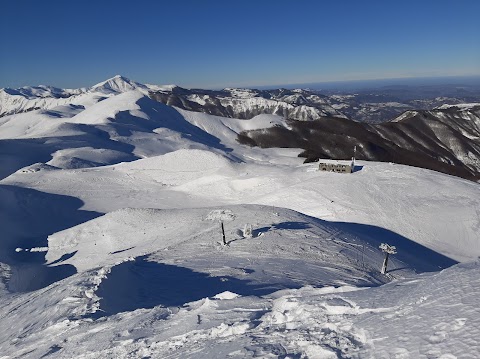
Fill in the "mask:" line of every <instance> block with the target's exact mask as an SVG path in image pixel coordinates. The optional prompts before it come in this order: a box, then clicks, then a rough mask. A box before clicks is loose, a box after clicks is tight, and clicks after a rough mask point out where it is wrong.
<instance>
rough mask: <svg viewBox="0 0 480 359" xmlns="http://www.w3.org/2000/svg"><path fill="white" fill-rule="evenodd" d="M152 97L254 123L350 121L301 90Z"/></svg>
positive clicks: (174, 91) (179, 91) (170, 92)
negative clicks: (268, 117) (274, 118)
mask: <svg viewBox="0 0 480 359" xmlns="http://www.w3.org/2000/svg"><path fill="white" fill-rule="evenodd" d="M150 95H151V97H152V98H154V99H156V100H157V101H160V102H162V103H165V104H167V105H170V106H176V107H179V108H182V109H185V110H189V111H199V112H205V113H208V114H211V115H217V116H223V117H233V118H241V119H250V118H252V117H254V116H257V115H260V114H274V115H278V116H281V117H285V118H291V119H295V120H299V121H312V120H318V119H320V118H322V117H340V118H346V116H345V115H344V114H342V113H341V112H340V111H338V110H336V109H335V108H334V107H332V106H331V104H330V101H329V99H328V97H326V96H322V95H319V94H317V93H314V92H311V91H308V90H301V89H297V90H287V89H277V90H263V91H261V90H249V89H235V88H226V89H224V90H221V91H211V90H200V89H190V90H189V89H184V88H181V87H173V88H171V89H166V90H157V91H152V93H151V94H150Z"/></svg>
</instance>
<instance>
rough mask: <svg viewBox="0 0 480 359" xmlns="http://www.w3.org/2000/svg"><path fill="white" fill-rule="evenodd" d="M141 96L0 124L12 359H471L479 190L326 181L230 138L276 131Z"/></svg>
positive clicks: (384, 180) (385, 176)
mask: <svg viewBox="0 0 480 359" xmlns="http://www.w3.org/2000/svg"><path fill="white" fill-rule="evenodd" d="M37 90H38V91H40V90H41V91H46V89H37ZM47 90H48V89H47ZM49 91H50V90H49ZM125 91H126V92H125ZM145 91H146V90H145V88H142V87H141V86H140V85H138V84H135V83H126V82H125V81H124V80H122V79H121V78H114V79H112V81H106V82H105V83H101V84H99V85H97V86H96V87H95V91H90V92H89V91H87V90H85V92H79V93H76V94H73V95H75V96H83V95H85V94H87V93H89V94H90V95H88V96H89V97H88V96H87V97H88V101H86V102H85V103H84V104H77V105H74V104H71V103H70V104H68V105H62V106H57V107H52V108H49V109H48V110H36V111H31V112H29V113H24V114H19V115H11V116H6V117H3V118H2V119H1V120H0V130H1V131H0V136H1V138H2V146H3V147H2V151H3V152H2V154H1V159H2V161H3V162H2V163H5V165H4V166H2V169H1V172H0V178H3V179H2V180H1V181H0V214H1V216H0V226H1V228H2V241H1V242H0V278H1V279H2V280H1V281H0V322H1V325H2V328H8V330H2V331H0V348H1V349H2V354H1V355H2V357H1V358H17V357H22V358H23V357H31V358H39V357H47V356H48V357H52V358H54V357H58V358H72V357H78V358H114V357H152V358H169V357H175V358H244V357H262V358H274V357H283V358H307V357H308V358H337V357H345V358H370V357H371V358H421V357H425V358H443V359H447V358H455V357H459V358H460V357H462V358H463V357H465V358H467V357H471V358H475V357H479V356H480V353H479V350H480V349H479V345H478V344H477V341H476V338H477V337H478V335H479V328H480V315H479V314H480V313H479V312H478V311H479V310H478V308H479V307H480V306H479V304H480V303H479V301H480V299H478V298H480V296H479V295H480V293H479V292H480V282H479V281H480V279H479V269H480V263H479V262H478V261H477V258H478V257H479V256H480V237H479V234H478V233H479V228H480V217H479V208H480V187H479V184H477V183H473V182H469V181H465V180H461V179H458V178H455V177H451V176H447V175H442V174H439V173H436V172H432V171H428V170H422V169H418V168H413V167H408V166H400V165H395V164H388V163H369V162H362V163H357V168H356V171H355V173H353V174H349V175H342V174H335V173H324V172H319V171H316V164H302V160H301V159H299V158H298V157H296V156H297V154H298V153H299V150H292V149H268V150H263V149H258V148H247V147H244V146H241V145H239V144H238V143H237V141H236V136H237V134H238V133H239V132H241V131H243V130H245V129H254V128H255V129H257V128H263V127H268V126H271V125H283V122H282V121H281V118H279V117H278V116H271V115H268V116H257V117H255V118H253V119H251V120H237V119H227V118H222V117H217V116H209V115H205V114H200V113H192V112H188V111H182V110H177V109H174V108H171V107H168V106H165V105H162V104H159V103H157V102H155V101H153V100H151V99H149V98H148V97H147V96H145ZM119 92H121V93H120V94H118V93H119ZM93 93H95V94H97V95H98V94H99V93H101V94H102V96H103V97H102V98H103V100H102V101H99V98H96V97H92V95H91V94H93ZM73 95H72V96H73ZM97 95H95V96H97ZM85 96H86V95H85ZM52 106H53V105H52ZM221 222H223V225H224V228H225V234H226V241H227V242H228V245H226V246H225V245H223V244H222V232H221V227H220V226H221V225H220V223H221ZM250 226H251V228H252V232H251V233H249V231H248V230H247V229H248V228H250ZM383 242H387V243H389V244H392V245H395V246H396V247H397V250H398V254H396V255H394V256H393V257H392V258H391V260H390V262H389V267H388V268H389V271H388V273H387V275H382V274H381V273H380V271H379V269H380V267H381V264H382V260H383V253H382V252H381V251H380V250H379V248H378V247H379V245H380V244H381V243H383ZM458 262H463V263H461V264H457V263H458ZM439 271H440V272H439Z"/></svg>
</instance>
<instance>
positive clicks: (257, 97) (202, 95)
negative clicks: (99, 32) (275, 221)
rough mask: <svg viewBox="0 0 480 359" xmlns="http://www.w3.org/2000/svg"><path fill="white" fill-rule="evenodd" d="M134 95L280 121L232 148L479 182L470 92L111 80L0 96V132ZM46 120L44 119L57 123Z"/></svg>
mask: <svg viewBox="0 0 480 359" xmlns="http://www.w3.org/2000/svg"><path fill="white" fill-rule="evenodd" d="M132 90H136V91H137V92H138V91H139V92H141V93H143V94H144V95H145V96H149V97H150V98H151V99H154V100H156V101H158V102H161V103H164V104H166V105H168V106H173V107H176V108H177V109H181V110H187V111H195V112H203V113H206V114H209V115H215V116H221V117H224V118H237V119H251V118H253V117H255V116H258V115H263V114H269V115H276V116H278V120H275V121H272V124H271V125H270V126H268V125H266V127H269V128H267V129H259V128H258V127H256V128H254V129H246V130H244V131H242V132H239V133H236V135H237V136H238V137H237V140H238V141H239V142H241V143H243V144H247V145H250V146H261V147H295V148H302V149H303V150H304V151H303V153H302V156H304V157H306V158H307V161H314V160H317V159H319V158H331V159H348V158H350V157H351V156H352V150H353V147H354V146H355V145H356V146H357V157H358V158H360V159H366V160H374V161H386V162H396V163H402V164H408V165H413V166H418V167H424V168H429V169H433V170H437V171H441V172H444V173H449V174H453V175H456V176H460V177H463V178H467V179H472V180H478V179H480V104H479V103H472V104H469V105H466V104H460V102H462V100H463V101H464V100H465V99H470V100H475V98H476V97H475V94H472V93H471V92H468V96H467V95H465V93H463V92H462V91H460V92H458V97H448V96H444V97H432V96H433V95H438V94H439V93H430V95H431V96H424V95H422V96H421V97H420V98H417V99H415V98H412V96H408V94H407V92H408V91H407V90H406V89H405V88H403V89H402V90H401V91H402V93H401V96H400V95H399V96H394V94H393V93H392V90H386V92H385V93H383V94H382V93H381V92H380V90H376V91H374V92H372V93H367V92H358V93H351V94H348V93H329V94H328V95H323V94H320V93H318V92H316V91H313V90H305V89H293V90H287V89H274V90H252V89H233V88H227V89H223V90H218V91H215V90H201V89H185V88H181V87H178V86H175V85H167V86H157V85H146V84H141V83H138V82H134V81H131V80H129V79H127V78H125V77H122V76H115V77H113V78H111V79H108V80H106V81H103V82H101V83H99V84H97V85H94V86H92V87H90V88H81V89H59V88H55V87H50V86H37V87H23V88H20V89H8V88H6V89H1V90H0V126H2V124H5V123H7V122H8V123H12V121H15V118H14V116H12V115H15V114H19V113H24V112H29V111H34V110H39V109H41V110H43V111H45V110H50V109H55V108H58V106H63V105H67V106H70V108H69V109H68V111H69V113H70V112H71V113H72V115H73V114H74V113H78V112H79V111H83V109H85V108H88V107H90V106H92V105H93V104H96V103H98V102H101V101H103V100H105V99H108V98H109V97H111V96H113V95H116V94H119V93H123V92H128V91H132ZM397 90H398V89H397ZM440 94H447V95H448V94H450V95H451V94H452V92H448V93H440ZM453 94H455V93H453ZM462 94H463V95H464V97H462V96H461V95H462ZM142 101H143V102H145V100H142ZM479 102H480V97H479ZM145 103H147V102H145ZM72 106H73V107H72ZM148 106H151V105H150V104H149V105H148ZM107 110H108V111H110V109H109V108H108V107H106V108H105V111H106V112H105V113H108V111H107ZM114 110H115V109H111V111H114ZM50 112H51V113H50ZM50 112H49V113H46V114H45V115H48V117H49V118H53V117H55V116H54V115H55V114H54V113H53V112H52V111H50ZM114 112H115V111H114ZM60 115H61V114H59V116H60ZM172 116H173V115H172ZM83 117H85V116H83ZM107 117H108V116H107ZM116 117H118V116H117V115H114V116H113V117H112V118H116ZM174 117H175V116H174ZM42 118H43V117H42ZM18 121H20V120H18ZM28 121H29V125H28V126H29V127H28V128H31V126H34V124H33V122H32V121H34V120H33V118H32V119H29V120H28ZM92 121H95V119H92ZM49 123H50V122H49ZM131 125H133V123H132V124H131ZM247 127H248V126H247ZM3 128H5V126H3ZM1 131H2V127H0V132H1ZM207 132H208V131H207ZM0 134H1V133H0ZM210 135H211V134H210ZM122 136H123V137H125V135H122ZM12 155H13V154H12ZM102 163H106V162H102Z"/></svg>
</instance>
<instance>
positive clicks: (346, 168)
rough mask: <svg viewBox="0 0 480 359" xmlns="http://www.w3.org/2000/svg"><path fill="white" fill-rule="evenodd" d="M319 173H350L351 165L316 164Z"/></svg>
mask: <svg viewBox="0 0 480 359" xmlns="http://www.w3.org/2000/svg"><path fill="white" fill-rule="evenodd" d="M318 169H319V171H326V172H338V173H352V166H351V165H342V164H338V163H323V162H320V163H319V164H318Z"/></svg>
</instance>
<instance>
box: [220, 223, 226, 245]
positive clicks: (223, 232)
mask: <svg viewBox="0 0 480 359" xmlns="http://www.w3.org/2000/svg"><path fill="white" fill-rule="evenodd" d="M220 225H221V226H222V239H223V245H224V246H225V245H227V241H226V240H225V228H223V221H220Z"/></svg>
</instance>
